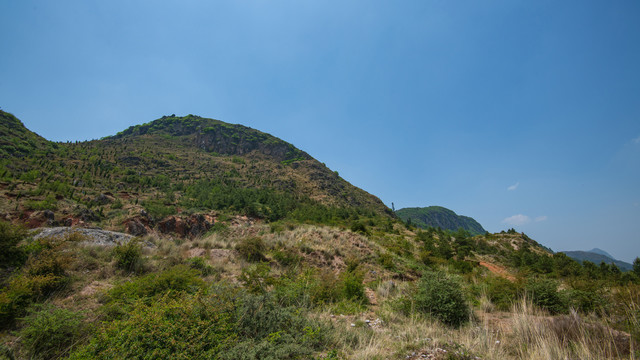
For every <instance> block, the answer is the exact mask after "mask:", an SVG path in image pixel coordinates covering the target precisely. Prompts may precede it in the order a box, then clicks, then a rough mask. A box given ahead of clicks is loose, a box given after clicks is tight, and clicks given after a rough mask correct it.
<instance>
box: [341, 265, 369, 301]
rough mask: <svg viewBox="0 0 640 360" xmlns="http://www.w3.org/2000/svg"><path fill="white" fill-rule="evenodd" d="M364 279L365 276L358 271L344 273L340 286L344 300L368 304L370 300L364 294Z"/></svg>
mask: <svg viewBox="0 0 640 360" xmlns="http://www.w3.org/2000/svg"><path fill="white" fill-rule="evenodd" d="M363 279H364V276H362V274H360V273H358V272H357V271H345V272H343V273H342V274H341V276H340V282H339V284H338V286H339V288H340V291H341V293H342V298H343V299H346V300H351V301H354V302H356V303H361V304H366V303H367V301H368V299H367V296H366V295H365V292H364V284H363V283H362V280H363Z"/></svg>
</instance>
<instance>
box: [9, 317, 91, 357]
mask: <svg viewBox="0 0 640 360" xmlns="http://www.w3.org/2000/svg"><path fill="white" fill-rule="evenodd" d="M82 320H83V316H82V315H81V314H79V313H76V312H73V311H69V310H66V309H61V308H56V307H54V306H52V305H46V306H38V307H36V308H35V309H34V310H33V311H32V312H31V313H30V314H29V315H28V316H26V317H25V318H24V319H23V320H22V322H23V324H24V326H23V328H22V329H21V330H20V332H19V335H20V339H21V344H22V347H23V348H24V349H25V350H26V353H27V355H29V358H30V359H58V358H62V357H63V356H65V355H66V354H67V353H68V352H69V351H70V350H71V349H72V347H73V346H74V345H75V344H76V343H77V342H78V340H79V339H80V338H81V337H82V336H83V334H84V332H85V329H86V326H85V325H84V323H83V322H82Z"/></svg>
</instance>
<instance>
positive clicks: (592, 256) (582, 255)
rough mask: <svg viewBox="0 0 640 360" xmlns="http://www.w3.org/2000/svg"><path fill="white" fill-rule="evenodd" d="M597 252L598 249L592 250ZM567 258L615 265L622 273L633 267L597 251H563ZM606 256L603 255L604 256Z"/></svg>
mask: <svg viewBox="0 0 640 360" xmlns="http://www.w3.org/2000/svg"><path fill="white" fill-rule="evenodd" d="M594 250H599V249H594ZM563 253H565V254H566V255H567V256H568V257H570V258H572V259H574V260H576V261H578V262H580V263H582V262H583V261H591V262H592V263H594V264H596V265H599V264H600V263H601V262H604V263H606V264H615V265H616V266H617V267H618V268H619V269H620V270H622V271H630V270H633V265H631V264H629V263H628V262H624V261H621V260H616V259H614V258H613V257H612V256H610V255H608V254H607V253H606V252H604V251H603V250H599V252H595V251H593V250H591V251H563ZM603 253H604V254H607V255H604V254H603Z"/></svg>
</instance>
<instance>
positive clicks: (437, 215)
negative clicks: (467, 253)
mask: <svg viewBox="0 0 640 360" xmlns="http://www.w3.org/2000/svg"><path fill="white" fill-rule="evenodd" d="M396 215H397V216H398V217H399V218H401V219H402V220H404V221H411V223H412V224H413V225H416V226H418V227H420V228H423V229H426V228H428V227H435V228H437V227H439V228H441V229H443V230H452V231H455V230H458V229H460V228H462V229H464V230H466V231H468V232H470V233H471V234H473V235H481V234H485V233H486V232H487V231H486V230H485V229H484V228H482V225H480V224H479V223H478V222H477V221H475V220H474V219H473V218H470V217H468V216H461V215H458V214H456V213H455V212H453V211H451V210H449V209H447V208H444V207H442V206H429V207H424V208H418V207H416V208H404V209H400V210H397V211H396Z"/></svg>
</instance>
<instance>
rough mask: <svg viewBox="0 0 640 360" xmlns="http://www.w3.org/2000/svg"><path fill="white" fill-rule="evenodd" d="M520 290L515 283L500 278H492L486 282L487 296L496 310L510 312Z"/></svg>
mask: <svg viewBox="0 0 640 360" xmlns="http://www.w3.org/2000/svg"><path fill="white" fill-rule="evenodd" d="M521 290H522V289H521V287H520V286H518V285H517V284H516V283H514V282H511V281H509V280H507V279H504V278H501V277H494V278H491V279H489V280H488V281H487V296H488V297H489V300H491V302H492V303H493V305H495V306H496V307H497V308H498V310H502V311H509V310H511V307H512V305H513V303H514V302H515V301H516V299H517V298H518V296H520V293H521Z"/></svg>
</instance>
